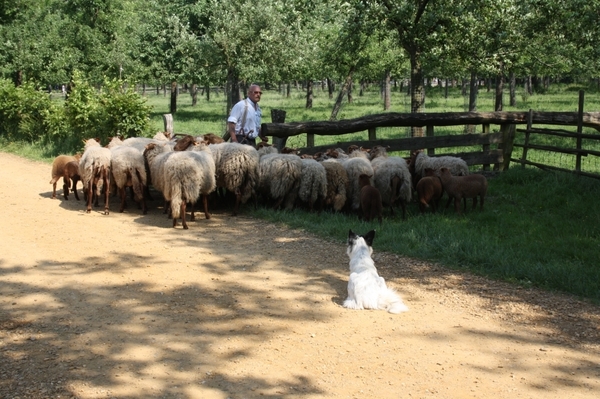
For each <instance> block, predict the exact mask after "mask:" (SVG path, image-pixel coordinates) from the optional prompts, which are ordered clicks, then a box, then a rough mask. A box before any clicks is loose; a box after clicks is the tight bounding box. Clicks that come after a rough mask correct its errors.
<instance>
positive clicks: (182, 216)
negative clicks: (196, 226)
mask: <svg viewBox="0 0 600 399" xmlns="http://www.w3.org/2000/svg"><path fill="white" fill-rule="evenodd" d="M186 205H187V203H186V201H185V200H184V201H181V210H180V211H179V212H180V213H181V215H180V216H181V225H182V226H183V229H184V230H187V229H188V225H187V222H186V220H185V219H186V216H185V208H186ZM176 224H177V218H173V227H175V225H176Z"/></svg>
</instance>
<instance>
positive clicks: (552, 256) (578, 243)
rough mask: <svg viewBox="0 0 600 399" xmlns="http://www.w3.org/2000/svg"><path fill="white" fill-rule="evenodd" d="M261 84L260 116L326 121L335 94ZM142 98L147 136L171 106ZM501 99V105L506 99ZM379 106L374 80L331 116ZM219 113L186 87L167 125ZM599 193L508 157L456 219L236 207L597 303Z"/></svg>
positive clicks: (189, 125)
mask: <svg viewBox="0 0 600 399" xmlns="http://www.w3.org/2000/svg"><path fill="white" fill-rule="evenodd" d="M579 89H580V88H579V87H577V86H556V87H554V86H551V88H550V89H549V90H548V91H547V92H546V93H545V94H543V95H541V94H537V95H532V96H523V95H520V94H519V95H518V96H517V98H518V104H517V106H516V107H506V106H505V108H504V109H505V110H506V111H511V110H516V111H527V110H529V109H534V110H537V111H570V112H575V111H577V106H578V96H579V93H578V90H579ZM263 91H264V92H265V94H264V95H263V98H262V100H261V106H262V109H263V122H270V121H271V119H270V111H271V109H283V110H285V111H286V112H287V117H286V121H287V122H298V121H317V120H328V119H329V115H330V112H331V108H332V104H333V100H331V99H329V98H328V95H327V93H326V92H322V91H321V90H319V89H317V90H316V91H315V96H314V102H313V108H312V109H306V108H305V107H304V104H305V100H304V95H303V94H302V93H301V92H298V91H295V90H294V91H292V94H291V96H290V98H287V97H285V96H283V95H282V94H280V93H279V92H278V91H276V90H267V89H265V88H263ZM146 97H147V99H148V103H149V104H150V105H152V106H153V109H154V111H153V113H152V115H151V125H152V128H151V132H148V134H149V135H150V134H152V132H156V131H158V130H163V121H162V115H163V114H164V113H167V112H168V111H169V96H168V94H167V96H163V95H162V94H160V95H156V94H155V93H148V94H147V96H146ZM466 101H467V100H466V99H465V98H464V97H463V96H461V95H460V91H459V90H458V89H451V90H450V95H449V97H448V98H445V97H444V94H443V91H442V90H441V89H439V88H433V89H429V90H428V92H427V100H426V106H425V108H426V111H428V112H450V111H452V112H458V111H465V110H466V109H465V107H466V105H465V104H466ZM505 103H508V99H507V98H506V99H505ZM407 109H408V97H407V96H406V94H405V93H400V92H397V91H395V92H394V93H393V95H392V109H391V111H394V112H407ZM478 110H479V111H492V110H493V92H487V91H486V90H485V88H481V90H480V95H479V106H478ZM585 111H587V112H593V111H600V94H599V93H597V92H589V93H586V97H585ZM381 112H383V109H382V100H381V98H380V96H379V92H378V90H377V88H375V87H373V88H371V90H369V91H367V92H366V93H365V95H363V96H359V95H358V93H354V101H353V103H351V104H348V103H345V104H344V105H343V107H342V111H341V113H340V114H339V119H351V118H356V117H360V116H364V115H368V114H376V113H381ZM226 117H227V110H226V105H225V98H224V96H223V94H222V93H219V94H217V93H211V101H206V99H205V98H204V97H199V98H198V104H197V105H196V106H195V107H192V106H191V97H190V96H189V94H186V93H181V94H180V96H179V98H178V109H177V113H176V114H175V115H174V126H175V132H176V133H190V134H202V133H209V132H211V133H222V132H223V131H224V129H225V120H226ZM458 129H459V131H457V133H462V128H458ZM586 132H587V133H594V132H595V131H594V130H591V131H590V130H588V131H586ZM436 133H437V134H452V131H451V130H448V131H444V130H441V129H440V130H439V131H436ZM595 133H597V132H595ZM405 134H406V131H402V130H399V129H395V130H394V129H390V130H389V131H385V130H383V129H382V131H381V132H380V131H379V130H378V137H382V138H383V137H388V138H389V137H402V135H405ZM344 137H345V139H346V140H351V139H366V133H365V135H364V136H361V134H360V133H358V134H356V135H348V136H344ZM303 140H304V141H303ZM335 140H336V141H337V140H339V138H336V139H335ZM316 141H317V142H316V145H321V144H326V142H325V141H323V139H322V138H319V137H317V138H316ZM555 144H556V143H555ZM288 145H290V146H295V147H303V146H304V145H305V138H303V136H302V135H300V136H297V137H294V138H291V139H290V140H288ZM0 149H1V150H3V151H10V152H14V153H18V154H21V155H24V156H27V157H29V158H36V159H42V160H44V161H46V162H50V161H51V159H52V158H53V156H54V155H55V154H51V153H50V152H48V151H41V150H40V149H39V148H36V147H35V146H27V145H22V144H19V143H13V144H11V145H10V146H9V145H8V144H6V143H5V144H4V146H3V147H1V148H0ZM599 197H600V181H598V180H595V179H590V178H585V177H577V176H575V175H571V174H568V173H550V172H544V171H541V170H537V169H535V168H529V167H528V168H521V167H520V166H516V165H514V164H513V165H512V166H511V168H510V169H509V170H508V171H506V172H503V173H501V174H499V175H497V176H496V177H494V178H491V179H490V185H489V192H488V197H487V198H486V203H485V209H484V211H483V212H473V211H468V212H467V213H466V214H465V215H464V216H462V217H461V216H456V215H455V214H454V212H453V211H452V209H451V208H450V209H448V210H442V211H441V212H439V213H438V214H424V215H421V214H419V212H418V208H417V206H416V204H415V203H412V204H410V206H409V209H408V211H409V215H408V217H407V220H402V219H401V218H400V217H398V216H396V217H392V216H391V214H390V213H389V211H386V213H385V219H384V223H383V225H382V226H381V227H380V226H379V225H378V224H376V223H373V224H371V223H365V222H360V221H359V220H358V218H357V217H356V216H354V215H341V214H332V213H327V212H324V213H321V214H310V213H307V212H304V211H302V210H294V211H292V212H284V211H278V212H274V211H272V210H270V209H266V208H262V207H259V208H258V209H257V210H254V209H253V208H252V207H250V206H245V207H244V208H243V210H242V212H243V213H245V214H249V215H251V216H253V217H259V218H264V219H267V220H270V221H272V222H274V223H280V224H283V225H288V226H291V227H295V228H301V229H304V230H306V231H310V232H312V233H315V234H317V235H320V236H322V237H324V238H329V239H331V238H332V237H333V238H334V239H336V240H338V241H344V240H345V239H346V236H347V233H348V229H353V230H354V231H357V232H359V233H365V232H367V231H368V230H369V229H371V228H375V229H377V239H376V241H375V250H376V251H377V250H386V251H390V252H395V253H398V254H401V255H405V256H410V257H414V258H418V259H425V260H431V261H437V262H439V263H441V264H443V265H445V266H447V267H450V268H459V269H467V270H471V271H473V272H475V273H478V274H481V275H486V276H490V277H492V278H498V279H503V280H508V281H513V282H515V283H516V284H522V285H524V286H537V287H542V288H544V289H549V290H557V291H562V292H567V293H571V294H573V295H577V296H580V297H582V298H589V299H591V300H593V301H595V302H597V303H600V262H599V261H598V254H599V253H600V208H598V206H597V205H596V203H597V200H598V198H599Z"/></svg>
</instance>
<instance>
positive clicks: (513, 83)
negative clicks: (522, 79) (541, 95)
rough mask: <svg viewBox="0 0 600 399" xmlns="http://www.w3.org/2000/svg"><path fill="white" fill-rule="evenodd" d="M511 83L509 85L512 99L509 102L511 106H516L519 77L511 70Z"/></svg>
mask: <svg viewBox="0 0 600 399" xmlns="http://www.w3.org/2000/svg"><path fill="white" fill-rule="evenodd" d="M509 79H510V85H509V91H510V100H509V104H510V106H511V107H515V106H516V105H517V79H516V78H515V73H514V72H511V73H510V78H509Z"/></svg>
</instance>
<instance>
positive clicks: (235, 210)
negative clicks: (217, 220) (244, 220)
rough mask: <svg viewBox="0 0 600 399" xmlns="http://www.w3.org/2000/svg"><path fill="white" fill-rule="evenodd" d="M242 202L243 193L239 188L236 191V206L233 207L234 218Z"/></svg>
mask: <svg viewBox="0 0 600 399" xmlns="http://www.w3.org/2000/svg"><path fill="white" fill-rule="evenodd" d="M241 202H242V193H241V192H240V190H239V188H238V189H236V190H235V205H234V206H233V216H237V214H238V210H239V209H240V203H241Z"/></svg>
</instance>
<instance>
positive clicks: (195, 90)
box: [190, 83, 198, 107]
mask: <svg viewBox="0 0 600 399" xmlns="http://www.w3.org/2000/svg"><path fill="white" fill-rule="evenodd" d="M190 95H191V96H192V107H195V106H196V104H198V85H197V84H196V83H192V88H191V90H190Z"/></svg>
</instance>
